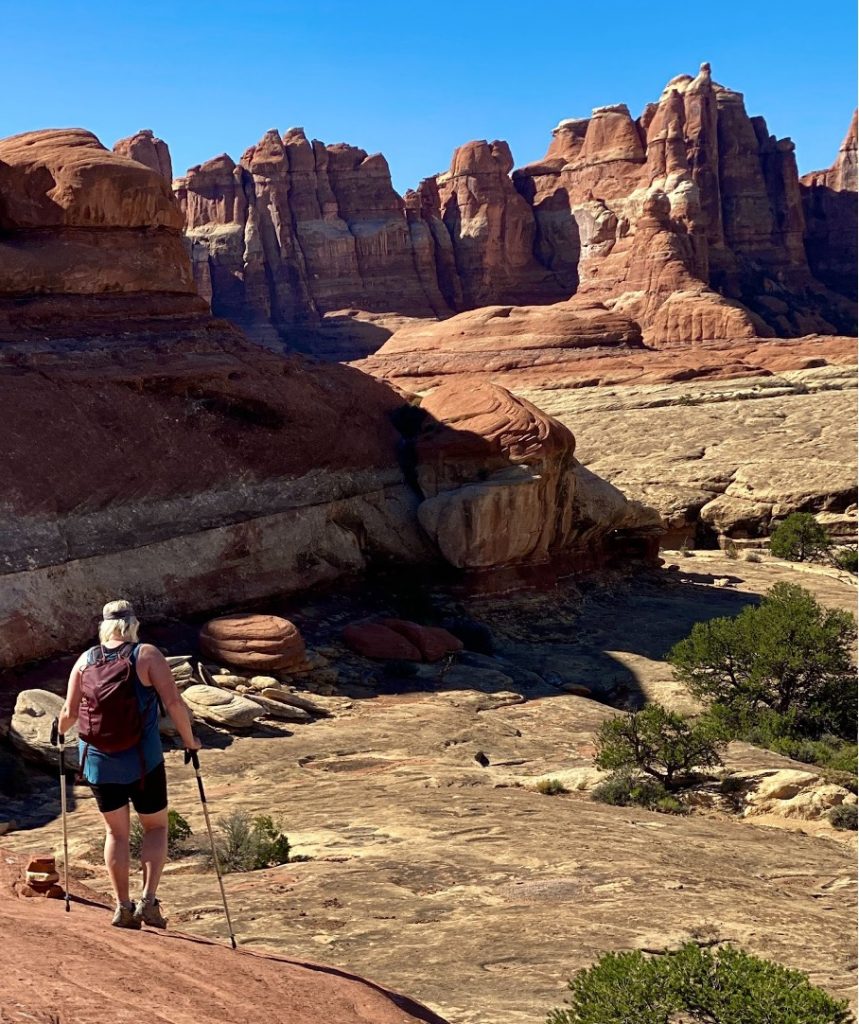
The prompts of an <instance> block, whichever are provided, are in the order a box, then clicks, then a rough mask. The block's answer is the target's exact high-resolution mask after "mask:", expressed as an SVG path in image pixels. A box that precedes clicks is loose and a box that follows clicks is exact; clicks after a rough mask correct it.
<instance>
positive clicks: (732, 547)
mask: <svg viewBox="0 0 859 1024" xmlns="http://www.w3.org/2000/svg"><path fill="white" fill-rule="evenodd" d="M722 554H723V555H724V556H725V558H731V559H736V558H739V557H740V552H739V551H738V550H737V545H736V544H735V543H734V542H733V541H732V540H730V539H728V540H726V541H725V544H724V546H723V547H722Z"/></svg>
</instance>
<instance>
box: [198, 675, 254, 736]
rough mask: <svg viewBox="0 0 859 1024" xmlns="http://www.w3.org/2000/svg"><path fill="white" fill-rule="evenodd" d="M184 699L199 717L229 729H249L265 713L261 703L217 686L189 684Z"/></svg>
mask: <svg viewBox="0 0 859 1024" xmlns="http://www.w3.org/2000/svg"><path fill="white" fill-rule="evenodd" d="M182 699H183V700H184V701H185V703H186V704H187V705H188V707H190V709H191V710H192V711H193V712H194V714H195V715H197V716H198V717H199V718H202V719H203V720H204V721H207V722H213V723H214V724H215V725H220V726H224V727H225V728H227V729H249V728H251V726H252V725H253V724H254V722H256V720H257V719H258V718H261V717H262V714H263V709H262V707H261V706H260V705H259V704H256V703H254V702H253V701H251V700H249V699H248V698H246V697H242V696H241V695H240V694H238V693H232V692H231V691H229V690H222V689H221V688H220V687H217V686H204V685H202V684H197V685H195V686H189V687H188V689H187V690H183V692H182Z"/></svg>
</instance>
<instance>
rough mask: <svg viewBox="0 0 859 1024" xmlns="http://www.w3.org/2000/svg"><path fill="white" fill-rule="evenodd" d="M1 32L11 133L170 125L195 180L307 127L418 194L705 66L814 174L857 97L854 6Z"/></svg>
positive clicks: (637, 100)
mask: <svg viewBox="0 0 859 1024" xmlns="http://www.w3.org/2000/svg"><path fill="white" fill-rule="evenodd" d="M0 25H2V30H0V31H2V36H3V37H4V38H3V41H2V44H0V50H2V60H0V97H2V99H0V135H11V134H14V133H16V132H21V131H28V130H31V129H34V128H45V127H58V126H70V125H76V126H82V127H86V128H89V129H91V130H92V131H94V132H95V133H96V134H97V135H98V136H99V137H100V138H101V140H102V142H104V143H105V144H106V145H108V146H110V145H112V144H113V142H114V141H115V140H116V139H117V138H120V137H121V136H123V135H129V134H131V133H132V132H134V131H136V130H137V129H138V128H152V129H153V130H154V131H155V132H156V134H158V135H160V136H161V137H162V138H164V139H166V140H167V142H168V143H169V144H170V149H171V151H172V154H173V165H174V170H175V172H176V173H177V174H178V173H181V172H182V171H184V169H185V168H186V167H188V166H190V165H191V164H195V163H200V162H201V161H203V160H206V159H208V158H209V157H212V156H215V155H216V154H218V153H221V152H224V151H226V152H228V153H230V155H231V156H233V157H234V158H238V157H239V156H240V155H241V153H242V151H243V150H244V149H245V148H247V146H249V145H251V144H252V143H254V142H256V141H257V140H258V139H259V138H260V136H261V135H262V134H263V132H265V131H266V130H267V129H269V128H278V129H280V130H281V131H285V130H286V129H287V128H289V127H291V126H293V125H302V126H304V128H305V129H306V131H307V134H308V136H310V137H316V138H319V139H322V140H324V141H325V142H350V143H353V144H355V145H358V146H361V147H362V148H363V149H366V150H367V151H368V152H377V151H381V152H383V153H384V154H385V156H386V157H387V158H388V161H389V163H390V165H391V170H392V173H393V177H394V184H395V185H396V186H397V187H398V188H399V189H400V190H401V191H402V190H404V189H405V188H408V187H410V186H413V185H415V184H417V182H418V181H419V180H420V178H422V177H425V176H427V175H429V174H432V173H434V172H436V171H439V170H443V169H444V168H446V167H447V166H448V164H449V162H450V155H451V152H452V150H453V149H454V147H455V146H457V145H459V144H461V143H463V142H466V141H468V140H469V139H479V138H487V139H493V138H502V139H507V141H508V142H509V143H510V146H511V148H512V150H513V156H514V159H515V161H516V163H517V165H520V164H524V163H528V162H529V161H531V160H535V159H537V158H539V157H541V156H542V155H543V153H544V152H545V149H546V146H547V144H548V141H549V137H550V132H551V129H552V128H553V127H554V125H555V124H556V123H557V122H558V121H559V120H560V119H561V118H564V117H579V116H585V115H587V114H589V113H590V110H591V108H592V107H594V106H600V105H603V104H607V103H618V102H624V103H627V104H628V106H629V108H630V110H631V111H632V113H633V116H637V115H638V114H639V113H640V112H641V110H642V108H643V107H644V105H645V103H646V102H648V101H649V100H655V99H656V98H657V97H658V96H659V93H660V91H661V90H662V88H663V86H664V85H665V83H666V82H667V81H668V80H669V79H670V78H672V77H673V76H674V75H677V74H680V73H682V72H688V73H690V74H695V73H696V72H697V69H698V65H699V64H700V62H701V61H702V60H709V61H710V62H711V63H712V65H713V76H714V78H715V79H716V80H717V81H719V82H722V83H723V84H724V85H727V86H730V87H731V88H733V89H737V90H739V91H741V92H743V93H745V96H746V106H747V109H748V111H749V113H751V114H763V115H764V116H765V117H766V118H767V121H768V124H769V128H770V131H771V132H772V133H773V134H776V135H778V136H785V135H789V136H791V137H792V138H793V140H794V141H795V142H796V144H797V157H798V161H799V165H800V170H801V171H803V172H804V171H807V170H813V169H816V168H818V167H826V166H828V165H829V164H830V163H831V162H832V160H833V158H834V156H835V153H836V151H837V148H838V145H839V143H840V141H841V139H842V138H843V136H844V133H845V131H846V129H847V125H848V122H849V119H850V114H851V112H852V110H853V107H854V105H855V102H856V101H855V92H856V56H855V48H856V43H855V40H856V7H855V3H854V2H853V0H827V2H826V3H809V2H808V0H802V2H801V3H800V2H796V0H780V2H774V0H772V2H770V0H744V2H737V0H719V2H718V3H716V2H713V0H710V2H704V3H696V2H694V0H693V2H680V3H662V4H653V3H652V2H647V3H644V2H640V3H639V2H632V0H592V2H588V3H585V2H580V0H568V2H566V3H565V2H556V3H554V4H552V3H539V4H538V3H528V2H526V0H520V2H518V3H511V2H507V0H496V2H491V0H453V2H446V3H433V2H421V3H415V2H411V3H390V2H381V0H356V2H344V0H315V2H312V3H306V4H299V3H293V2H281V3H275V2H272V0H267V2H246V3H239V2H237V0H232V2H229V3H226V2H220V0H209V2H205V3H204V2H199V0H179V2H171V3H166V2H164V0H150V2H147V3H143V2H128V0H125V2H123V0H113V2H105V0H89V2H87V3H80V2H77V0H63V2H60V0H57V2H40V0H33V2H31V3H20V2H19V0H16V2H14V3H13V2H10V0H0Z"/></svg>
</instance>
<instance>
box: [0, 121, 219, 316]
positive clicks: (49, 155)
mask: <svg viewBox="0 0 859 1024" xmlns="http://www.w3.org/2000/svg"><path fill="white" fill-rule="evenodd" d="M181 225H182V218H181V214H180V212H179V210H178V208H177V207H176V204H175V203H174V201H173V198H172V194H171V191H170V187H169V185H168V183H167V182H166V181H165V180H164V178H163V177H162V176H161V175H160V174H157V173H155V172H153V171H152V170H150V169H149V168H147V167H144V166H143V165H142V164H140V163H137V162H136V161H134V160H131V159H129V158H127V157H124V156H120V155H117V154H115V153H111V152H109V151H108V150H107V149H105V148H104V146H102V145H101V143H100V142H99V141H98V139H97V138H96V137H95V136H94V135H93V134H92V133H90V132H87V131H84V130H83V129H80V128H71V129H62V130H46V131H40V132H29V133H26V134H24V135H15V136H12V137H11V138H8V139H3V140H0V229H2V238H0V329H2V327H3V326H4V324H6V323H9V322H10V318H12V317H13V316H14V317H15V319H16V322H20V321H19V319H18V318H19V315H20V314H21V313H22V309H21V302H20V300H24V299H26V301H27V309H26V311H24V313H25V315H34V316H35V318H36V319H37V320H39V319H44V318H45V317H48V316H51V315H52V314H53V315H55V316H56V317H57V318H59V319H67V318H75V317H78V316H81V315H90V314H91V313H94V312H95V313H96V314H97V313H98V312H99V311H101V310H104V309H109V308H110V307H111V306H112V305H113V306H115V305H116V299H117V297H118V296H122V302H125V303H126V305H125V306H124V308H125V310H126V312H127V311H128V310H129V309H130V308H131V303H132V302H133V303H134V304H135V305H136V307H137V308H139V309H141V310H147V311H148V312H150V313H153V312H156V311H159V312H161V313H164V312H174V313H175V312H183V313H193V312H200V311H201V310H203V309H204V308H205V307H204V304H203V303H202V302H201V300H200V298H199V296H198V295H197V292H196V289H195V287H194V281H193V277H192V274H191V268H190V266H189V264H188V259H187V256H186V254H185V247H184V244H183V241H182V238H181V234H180V228H181Z"/></svg>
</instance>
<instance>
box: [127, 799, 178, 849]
mask: <svg viewBox="0 0 859 1024" xmlns="http://www.w3.org/2000/svg"><path fill="white" fill-rule="evenodd" d="M192 835H193V832H192V831H191V826H190V825H189V824H188V822H187V821H186V820H185V819H184V818H183V817H182V815H181V814H180V813H179V812H178V811H174V810H173V808H172V807H171V808H170V810H169V811H168V812H167V857H168V859H169V860H176V859H177V858H179V857H181V856H182V855H183V854H184V853H185V852H186V851H185V840H186V839H189V838H190V837H191V836H192ZM142 843H143V826H142V825H141V824H140V820H139V819H138V818H135V819H134V821H133V822H132V823H131V831H130V833H129V836H128V848H129V850H130V851H131V856H132V857H139V856H140V847H141V845H142Z"/></svg>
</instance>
